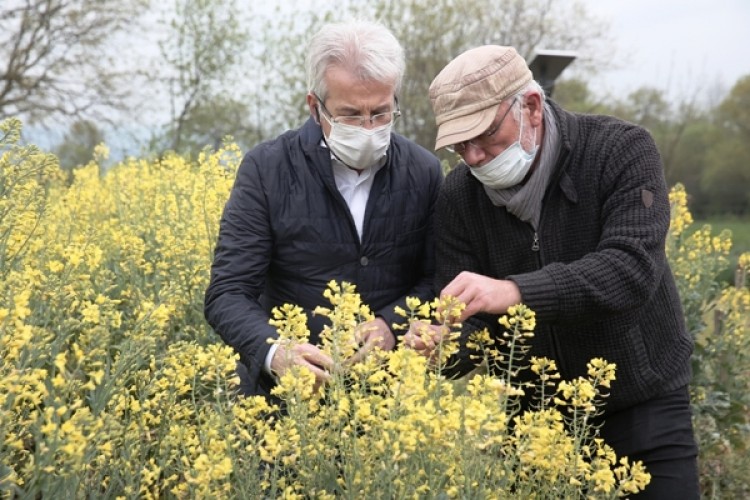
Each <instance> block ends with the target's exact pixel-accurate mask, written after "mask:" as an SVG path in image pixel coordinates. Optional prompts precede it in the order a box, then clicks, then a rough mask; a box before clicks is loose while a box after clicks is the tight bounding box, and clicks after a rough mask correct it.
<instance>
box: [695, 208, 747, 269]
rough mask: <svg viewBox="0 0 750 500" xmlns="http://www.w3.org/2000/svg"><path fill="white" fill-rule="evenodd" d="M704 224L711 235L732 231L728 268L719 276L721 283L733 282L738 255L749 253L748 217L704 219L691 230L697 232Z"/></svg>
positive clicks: (697, 221) (698, 221) (732, 216)
mask: <svg viewBox="0 0 750 500" xmlns="http://www.w3.org/2000/svg"><path fill="white" fill-rule="evenodd" d="M705 224H710V225H711V233H712V234H719V233H720V232H721V231H722V230H724V229H729V230H730V231H732V251H731V252H730V254H729V262H730V265H729V268H728V269H727V270H726V271H724V272H723V273H721V274H720V275H719V279H720V281H722V282H728V283H733V282H734V270H735V269H736V267H737V259H738V258H739V256H740V254H742V253H744V252H750V216H745V217H738V216H736V215H727V216H713V217H709V218H706V219H700V220H696V221H695V222H694V223H693V226H692V229H693V230H697V229H699V228H702V227H703V226H704V225H705Z"/></svg>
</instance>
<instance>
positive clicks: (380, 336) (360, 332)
mask: <svg viewBox="0 0 750 500" xmlns="http://www.w3.org/2000/svg"><path fill="white" fill-rule="evenodd" d="M354 336H355V338H356V340H357V342H358V343H359V344H360V348H359V349H358V350H357V352H356V353H354V355H353V356H352V357H350V358H349V360H348V363H350V364H355V363H359V362H360V361H362V360H363V359H365V357H367V355H369V354H370V353H371V352H372V351H373V350H375V348H378V347H379V348H380V349H382V350H383V351H390V350H392V349H393V348H394V347H395V346H396V337H395V336H394V335H393V332H391V329H390V328H388V324H387V323H386V322H385V320H384V319H383V318H375V319H374V320H372V321H368V322H366V323H362V324H361V325H359V326H357V329H356V330H355V331H354Z"/></svg>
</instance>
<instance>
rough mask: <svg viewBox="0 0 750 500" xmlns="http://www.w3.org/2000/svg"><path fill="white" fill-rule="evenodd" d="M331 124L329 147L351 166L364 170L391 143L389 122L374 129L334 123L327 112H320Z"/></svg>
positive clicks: (390, 124)
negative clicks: (326, 114)
mask: <svg viewBox="0 0 750 500" xmlns="http://www.w3.org/2000/svg"><path fill="white" fill-rule="evenodd" d="M320 116H322V117H324V118H325V119H326V121H327V122H328V123H329V124H330V125H331V133H330V134H328V137H327V138H326V143H327V144H328V147H329V148H331V151H332V152H333V154H334V155H335V156H336V158H338V159H339V160H340V161H341V162H343V163H344V165H346V166H347V167H349V168H354V169H357V170H364V169H366V168H370V167H372V166H373V165H375V164H376V163H377V162H378V161H380V160H381V159H382V158H383V157H384V156H385V153H386V152H387V151H388V146H390V144H391V127H392V126H393V123H388V124H386V125H382V126H380V127H377V128H373V129H369V130H368V129H366V128H364V127H356V126H354V125H345V124H343V123H334V122H333V121H331V120H329V119H328V117H327V116H325V113H320Z"/></svg>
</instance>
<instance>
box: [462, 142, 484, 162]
mask: <svg viewBox="0 0 750 500" xmlns="http://www.w3.org/2000/svg"><path fill="white" fill-rule="evenodd" d="M486 158H487V154H486V153H485V152H484V149H482V148H478V147H476V146H474V145H473V144H467V147H466V151H464V154H463V159H464V161H465V162H466V164H467V165H470V166H480V163H481V162H483V161H484V160H485V159H486Z"/></svg>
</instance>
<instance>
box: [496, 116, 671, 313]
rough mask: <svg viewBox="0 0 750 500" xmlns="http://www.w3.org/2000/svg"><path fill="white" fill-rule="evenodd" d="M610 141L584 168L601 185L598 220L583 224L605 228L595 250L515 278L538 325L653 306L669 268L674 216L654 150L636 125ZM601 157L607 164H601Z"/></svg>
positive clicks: (561, 236)
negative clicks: (668, 238)
mask: <svg viewBox="0 0 750 500" xmlns="http://www.w3.org/2000/svg"><path fill="white" fill-rule="evenodd" d="M611 137H613V139H611V140H610V141H609V143H608V144H606V145H604V148H603V150H600V151H598V152H591V153H589V152H587V153H586V154H585V156H584V158H585V159H586V161H587V164H584V165H583V167H582V168H585V169H588V171H590V172H593V173H592V174H588V175H591V176H595V177H596V178H597V179H598V181H597V186H595V187H596V188H597V189H598V193H597V199H598V201H599V204H600V210H599V214H600V215H599V218H600V220H598V221H581V223H582V224H592V225H598V226H599V229H598V230H599V234H600V237H599V241H598V244H597V246H596V248H595V250H594V251H592V252H589V253H587V254H585V255H584V256H583V257H581V258H580V259H578V260H575V261H572V262H568V263H561V262H551V263H547V264H546V265H544V266H543V267H542V268H541V269H539V270H537V271H534V272H529V273H523V274H513V275H511V276H509V279H511V280H513V281H514V282H515V283H516V284H517V285H518V287H519V289H520V291H521V295H522V300H523V302H524V303H525V304H526V305H528V306H529V307H531V308H532V309H533V310H534V311H535V312H536V314H537V317H538V318H539V319H540V320H544V321H576V320H577V319H580V318H581V317H587V318H591V317H597V316H598V317H600V318H602V319H604V318H606V317H607V315H616V314H621V313H625V312H629V311H633V310H635V309H637V308H639V307H640V306H642V305H643V304H644V303H646V302H647V301H649V300H650V298H651V297H652V295H653V293H654V291H655V290H656V288H657V285H658V283H659V282H660V281H661V279H662V276H663V273H664V272H665V271H666V270H667V269H668V264H667V260H666V255H665V251H664V244H665V238H666V234H667V230H668V228H669V221H670V217H669V210H670V209H669V199H668V192H667V188H666V182H665V180H664V173H663V169H662V163H661V159H660V157H659V152H658V150H657V148H656V145H655V144H654V142H653V139H652V138H651V136H650V134H649V133H648V132H647V131H646V130H645V129H642V128H640V127H635V126H627V127H625V128H624V130H618V133H617V134H611ZM590 144H591V143H589V145H587V147H588V148H589V149H592V148H591V145H590ZM597 155H601V156H600V157H601V158H602V159H601V160H599V161H595V160H594V158H599V156H597ZM593 169H599V170H596V171H594V170H593ZM589 178H591V177H589ZM542 237H544V235H543V236H542ZM557 237H560V238H563V240H564V239H565V238H566V235H557ZM569 244H571V245H575V244H576V242H575V241H570V242H569ZM542 257H543V255H542Z"/></svg>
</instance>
